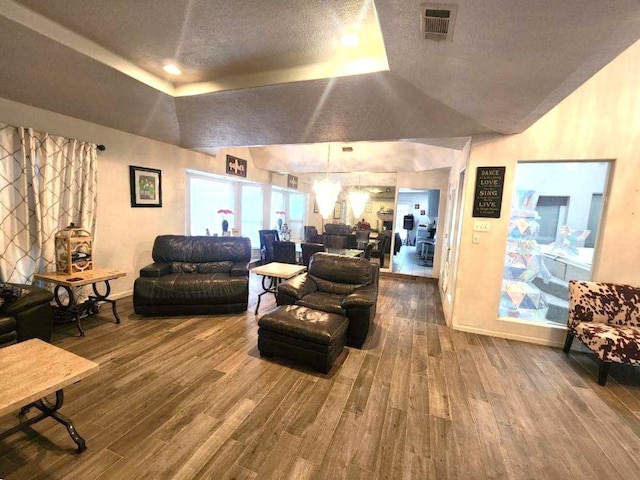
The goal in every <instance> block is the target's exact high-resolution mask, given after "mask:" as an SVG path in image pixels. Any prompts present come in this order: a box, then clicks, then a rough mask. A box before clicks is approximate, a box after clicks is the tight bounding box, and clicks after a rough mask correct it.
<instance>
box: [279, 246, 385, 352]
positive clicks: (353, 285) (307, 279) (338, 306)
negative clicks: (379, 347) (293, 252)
mask: <svg viewBox="0 0 640 480" xmlns="http://www.w3.org/2000/svg"><path fill="white" fill-rule="evenodd" d="M378 274H379V267H378V265H376V264H374V263H371V262H369V260H366V259H364V258H351V257H345V256H341V255H333V254H330V253H316V254H315V255H313V257H311V261H310V262H309V268H308V271H307V273H305V274H302V275H298V276H297V277H295V278H293V279H291V280H289V281H288V282H287V283H283V284H281V285H280V286H279V287H278V292H277V293H276V303H277V304H278V305H299V306H302V307H308V308H311V309H313V310H320V311H323V312H329V313H336V314H338V315H342V316H345V317H347V319H348V320H349V326H348V328H347V340H346V342H347V345H349V346H352V347H357V348H361V347H362V344H363V343H364V342H365V340H366V339H367V336H368V334H369V329H370V327H371V325H372V324H373V319H374V317H375V315H376V306H377V301H378Z"/></svg>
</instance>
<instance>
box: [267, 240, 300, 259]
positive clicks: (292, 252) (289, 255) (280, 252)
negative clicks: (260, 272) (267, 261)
mask: <svg viewBox="0 0 640 480" xmlns="http://www.w3.org/2000/svg"><path fill="white" fill-rule="evenodd" d="M273 261H274V262H279V263H291V264H294V265H295V264H296V263H298V262H297V261H296V244H295V242H278V241H276V242H273Z"/></svg>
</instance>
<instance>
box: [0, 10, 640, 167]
mask: <svg viewBox="0 0 640 480" xmlns="http://www.w3.org/2000/svg"><path fill="white" fill-rule="evenodd" d="M454 3H455V4H456V5H458V13H457V21H456V25H455V30H454V35H453V40H452V41H450V42H432V41H426V40H424V39H423V38H421V35H420V32H419V25H420V22H419V14H420V9H419V2H406V1H399V0H378V1H376V2H375V5H374V4H373V2H371V1H370V0H341V1H338V0H334V1H330V0H308V1H306V2H298V1H294V0H265V1H262V2H255V1H248V0H236V1H234V2H228V1H224V0H209V1H206V0H188V1H186V0H185V1H178V0H136V1H120V0H119V1H115V0H91V1H86V0H56V1H55V2H52V1H50V0H19V1H12V0H0V44H1V45H2V55H0V96H1V97H4V98H8V99H10V100H15V101H18V102H22V103H26V104H29V105H34V106H37V107H41V108H45V109H48V110H52V111H55V112H59V113H62V114H65V115H70V116H73V117H77V118H81V119H85V120H88V121H91V122H95V123H98V124H101V125H105V126H109V127H112V128H116V129H120V130H123V131H127V132H131V133H134V134H137V135H142V136H146V137H149V138H153V139H157V140H161V141H164V142H168V143H172V144H176V145H180V146H183V147H186V148H193V149H195V150H198V151H204V152H209V153H212V154H214V153H215V152H216V151H217V150H218V149H219V148H221V147H226V146H255V147H254V148H253V151H252V156H253V157H254V158H256V159H257V160H256V162H257V163H259V165H260V166H262V167H264V168H268V169H270V170H274V171H278V170H280V171H284V170H293V169H294V168H295V169H298V170H299V171H307V172H309V171H322V170H323V169H324V164H325V163H326V156H325V155H324V153H322V152H323V150H324V149H325V148H326V146H325V145H320V146H317V147H314V146H313V145H309V146H307V145H304V144H314V143H327V142H333V143H335V144H336V145H341V144H343V143H344V142H358V143H356V145H357V147H358V150H363V151H364V152H366V155H367V156H369V159H368V160H367V159H366V158H365V157H360V156H357V157H356V158H352V159H351V160H352V162H353V164H354V165H356V164H357V165H361V166H360V167H358V168H362V169H363V171H378V170H379V169H381V168H384V169H385V170H384V171H385V172H388V171H406V170H411V169H425V170H427V169H431V168H441V167H442V166H443V164H442V162H443V161H444V160H443V158H447V157H449V158H450V155H447V150H448V149H461V148H462V146H463V145H464V144H465V143H466V138H467V137H468V136H469V135H473V134H480V133H514V132H518V131H521V130H523V129H525V128H527V127H528V126H529V125H531V124H532V123H533V122H535V121H536V120H537V119H538V118H539V117H540V116H542V115H543V114H544V113H546V112H547V111H548V110H550V109H551V108H552V107H553V106H554V105H556V104H557V103H558V102H559V101H560V100H561V99H562V98H564V97H565V96H566V95H567V94H569V93H570V92H571V91H573V90H574V89H575V88H577V87H578V86H579V85H580V84H581V83H583V82H584V81H585V80H586V79H587V78H588V77H589V76H591V75H592V74H593V73H595V72H596V71H597V70H598V69H600V68H602V67H603V66H604V65H606V63H608V62H609V61H611V60H612V59H613V58H614V57H615V56H616V55H618V54H619V53H620V52H621V51H622V50H624V49H625V48H626V47H628V46H629V45H631V44H632V43H633V42H635V41H636V40H638V38H640V2H638V0H617V1H615V2H602V1H600V0H563V1H561V2H560V1H556V0H538V1H536V2H531V1H530V0H510V1H508V2H506V1H504V0H483V1H481V2H479V1H475V2H474V1H472V0H458V1H456V2H454ZM25 7H26V8H25ZM346 30H358V31H360V32H361V37H362V39H363V41H362V42H361V45H360V46H359V47H358V50H357V51H354V52H355V53H354V52H352V53H351V54H350V55H351V56H349V55H344V53H343V51H344V49H341V47H340V46H339V44H338V38H339V36H340V35H341V34H342V33H343V32H344V31H346ZM376 48H377V49H378V53H377V54H376V55H378V57H376V58H377V59H378V60H379V55H380V53H379V51H382V55H383V57H384V59H383V60H384V61H382V62H380V61H378V63H377V64H376V66H375V68H373V67H372V68H370V69H369V70H367V69H366V68H364V69H363V70H361V71H366V72H372V73H363V74H360V75H354V76H340V75H344V74H345V72H348V71H350V69H351V68H352V67H353V68H356V67H358V68H359V67H360V66H362V65H364V63H366V62H365V60H367V61H368V60H370V59H371V58H373V57H371V58H370V57H368V55H369V53H370V52H371V51H373V50H375V49H376ZM385 52H386V57H385V56H384V53H385ZM170 60H171V61H176V62H177V63H179V64H180V65H181V66H182V67H183V69H184V71H185V74H184V75H183V76H181V77H180V80H179V81H176V80H175V78H174V79H171V80H170V81H169V82H168V81H167V78H168V77H167V76H166V74H165V73H164V72H163V71H162V70H161V67H162V65H163V64H164V63H166V62H167V61H170ZM343 60H344V62H343V63H344V64H343V68H342V70H339V69H335V68H333V67H330V68H329V67H327V65H329V64H332V62H333V63H334V64H337V63H338V61H343ZM356 60H357V61H356ZM359 63H360V64H362V65H360V64H359ZM381 65H383V66H384V68H381V67H380V66H381ZM331 72H337V73H336V74H335V75H338V76H337V78H334V79H330V78H329V77H332V76H334V75H333V74H332V73H331ZM172 82H175V83H172ZM189 82H205V83H199V84H198V85H204V87H202V88H201V90H200V91H203V92H209V93H204V94H200V95H193V94H190V93H189V92H193V91H192V90H188V88H190V86H192V85H193V84H191V83H189ZM211 85H213V87H211ZM185 89H186V90H185ZM0 120H1V119H0ZM367 142H373V143H371V145H369V146H367ZM285 144H286V145H285ZM276 145H283V146H281V147H270V146H276ZM449 153H450V152H449ZM316 155H317V156H316ZM301 158H304V161H303V162H301V160H300V159H301ZM343 168H344V167H343Z"/></svg>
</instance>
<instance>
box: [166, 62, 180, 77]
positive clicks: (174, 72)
mask: <svg viewBox="0 0 640 480" xmlns="http://www.w3.org/2000/svg"><path fill="white" fill-rule="evenodd" d="M162 69H163V70H164V71H165V72H167V73H170V74H171V75H180V74H181V73H182V70H180V69H179V68H178V67H177V66H176V65H174V64H173V63H169V64H167V65H165V66H164V67H162Z"/></svg>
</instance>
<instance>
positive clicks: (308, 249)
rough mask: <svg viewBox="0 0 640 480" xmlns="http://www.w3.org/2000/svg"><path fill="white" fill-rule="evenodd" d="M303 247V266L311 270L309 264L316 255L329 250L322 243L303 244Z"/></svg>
mask: <svg viewBox="0 0 640 480" xmlns="http://www.w3.org/2000/svg"><path fill="white" fill-rule="evenodd" d="M301 247H302V264H303V265H304V266H305V267H307V268H309V262H310V261H311V257H312V256H313V254H314V253H318V252H326V251H327V249H326V248H325V246H324V245H322V244H321V243H303V244H302V245H301Z"/></svg>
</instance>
